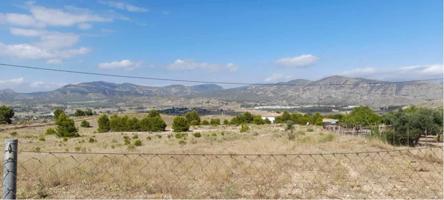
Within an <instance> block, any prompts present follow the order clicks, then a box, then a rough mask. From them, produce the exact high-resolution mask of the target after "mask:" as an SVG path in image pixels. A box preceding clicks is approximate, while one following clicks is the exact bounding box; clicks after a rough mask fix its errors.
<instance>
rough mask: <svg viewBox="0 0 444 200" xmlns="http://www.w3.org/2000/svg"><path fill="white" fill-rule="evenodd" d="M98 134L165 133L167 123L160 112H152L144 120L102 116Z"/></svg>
mask: <svg viewBox="0 0 444 200" xmlns="http://www.w3.org/2000/svg"><path fill="white" fill-rule="evenodd" d="M97 123H98V128H97V131H98V132H108V131H153V132H157V131H164V130H165V128H166V126H167V125H166V123H165V121H164V120H163V119H162V117H161V116H160V113H159V112H158V111H150V113H149V114H148V115H147V116H145V117H144V118H142V119H140V120H139V119H137V118H135V117H132V118H130V117H128V116H126V115H125V116H118V115H112V116H111V117H108V115H106V114H103V115H101V116H100V117H99V118H98V120H97Z"/></svg>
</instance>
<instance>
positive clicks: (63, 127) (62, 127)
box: [56, 113, 79, 137]
mask: <svg viewBox="0 0 444 200" xmlns="http://www.w3.org/2000/svg"><path fill="white" fill-rule="evenodd" d="M56 125H57V128H56V130H57V132H56V135H57V136H59V137H78V136H79V134H78V132H77V128H76V127H75V124H74V120H72V119H70V118H69V117H68V116H66V115H65V113H60V114H59V116H58V118H57V120H56Z"/></svg>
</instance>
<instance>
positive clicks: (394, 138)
mask: <svg viewBox="0 0 444 200" xmlns="http://www.w3.org/2000/svg"><path fill="white" fill-rule="evenodd" d="M442 120H443V119H442V110H438V109H428V108H416V107H411V108H408V109H405V110H399V111H397V112H391V113H387V114H385V115H384V122H385V123H386V124H388V125H390V126H391V130H389V131H387V132H385V133H384V134H385V136H386V137H385V139H386V140H387V141H388V142H389V143H391V144H394V145H409V146H415V145H417V144H418V141H419V138H420V137H421V135H422V134H431V135H440V134H442V125H443V121H442Z"/></svg>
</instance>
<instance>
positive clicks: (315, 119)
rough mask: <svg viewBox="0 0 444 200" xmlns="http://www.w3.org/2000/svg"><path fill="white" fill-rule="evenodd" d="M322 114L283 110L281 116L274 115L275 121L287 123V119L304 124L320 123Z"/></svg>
mask: <svg viewBox="0 0 444 200" xmlns="http://www.w3.org/2000/svg"><path fill="white" fill-rule="evenodd" d="M322 119H323V117H322V115H321V114H320V113H315V114H313V115H312V114H301V113H289V112H287V111H285V112H283V113H282V114H281V116H278V117H276V120H275V122H276V123H288V121H291V122H293V123H294V124H300V125H305V124H307V123H309V124H313V125H322Z"/></svg>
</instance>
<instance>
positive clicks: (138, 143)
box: [134, 139, 142, 146]
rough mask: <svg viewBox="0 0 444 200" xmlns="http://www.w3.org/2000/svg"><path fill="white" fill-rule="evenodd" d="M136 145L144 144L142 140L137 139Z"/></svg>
mask: <svg viewBox="0 0 444 200" xmlns="http://www.w3.org/2000/svg"><path fill="white" fill-rule="evenodd" d="M134 146H142V141H141V140H139V139H137V140H135V141H134Z"/></svg>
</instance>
